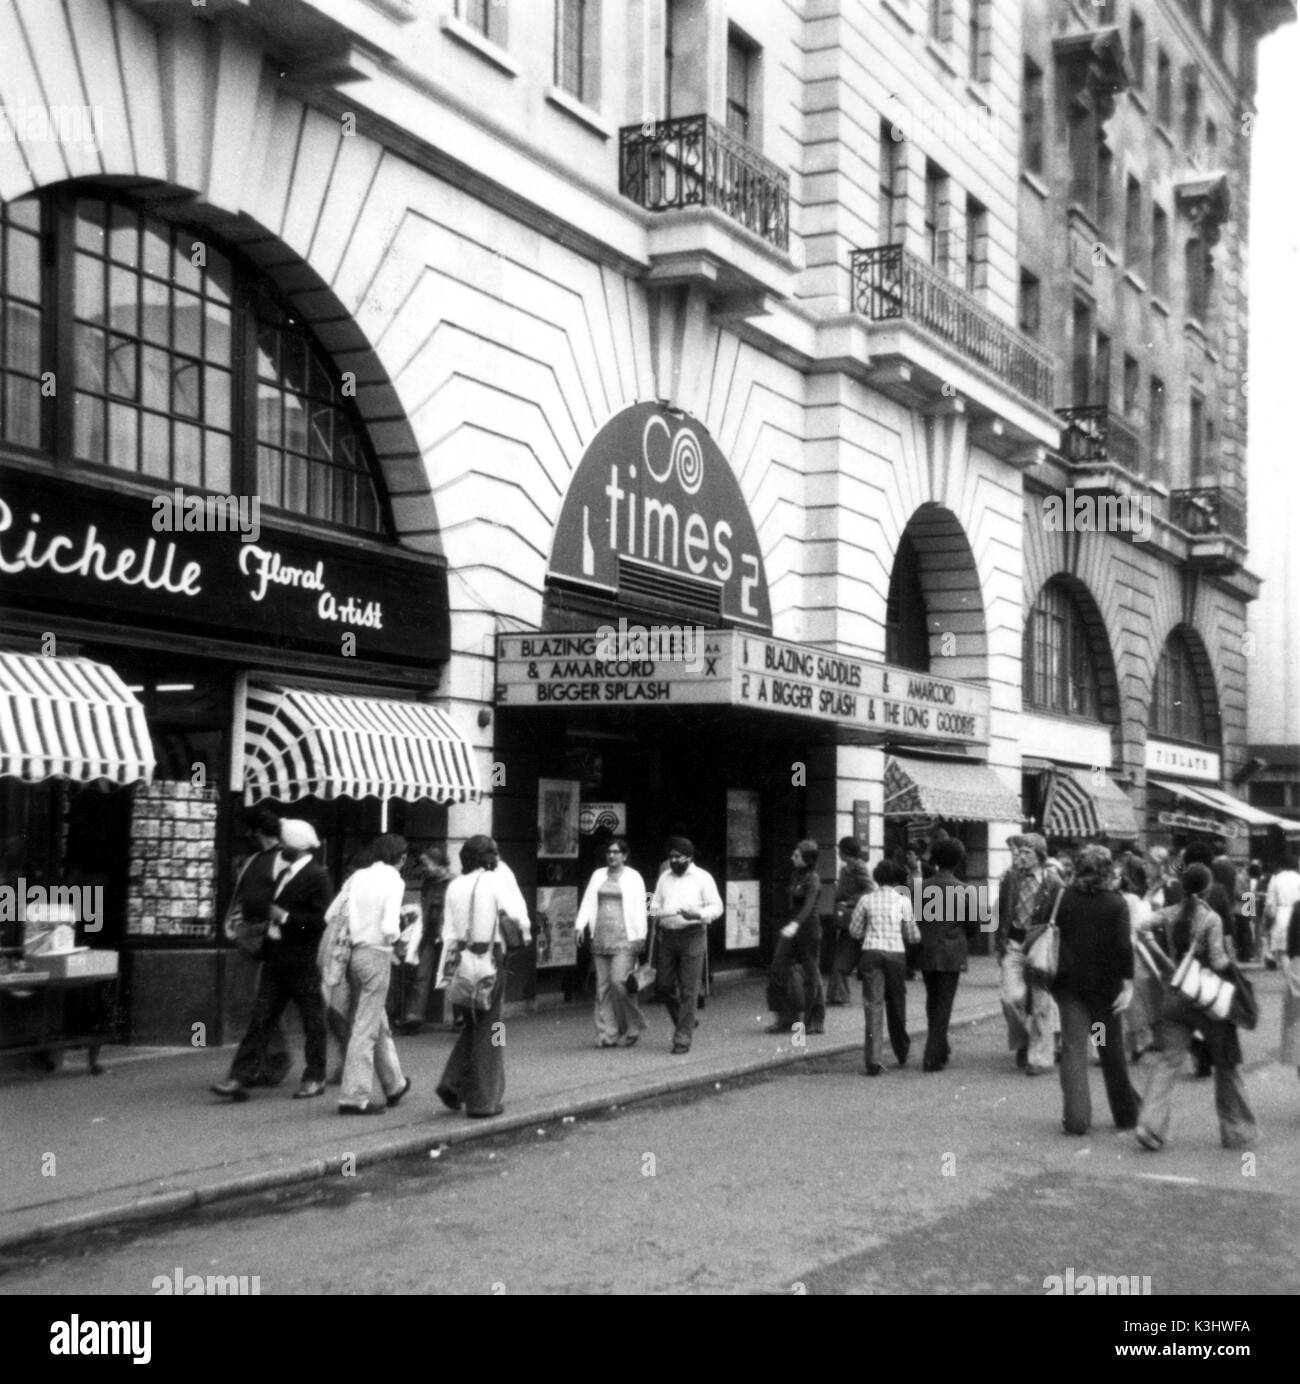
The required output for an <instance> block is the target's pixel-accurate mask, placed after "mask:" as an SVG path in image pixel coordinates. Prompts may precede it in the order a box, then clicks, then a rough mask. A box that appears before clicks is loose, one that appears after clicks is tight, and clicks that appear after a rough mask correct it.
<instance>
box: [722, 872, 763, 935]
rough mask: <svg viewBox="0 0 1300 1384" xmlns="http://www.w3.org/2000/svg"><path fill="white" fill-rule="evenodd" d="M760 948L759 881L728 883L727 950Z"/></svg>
mask: <svg viewBox="0 0 1300 1384" xmlns="http://www.w3.org/2000/svg"><path fill="white" fill-rule="evenodd" d="M756 946H758V880H756V879H729V880H728V881H727V950H728V951H740V950H742V949H743V948H746V947H756Z"/></svg>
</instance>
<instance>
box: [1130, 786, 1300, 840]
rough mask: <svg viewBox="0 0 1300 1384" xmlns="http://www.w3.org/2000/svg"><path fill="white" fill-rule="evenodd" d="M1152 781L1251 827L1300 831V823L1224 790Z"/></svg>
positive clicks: (1181, 796)
mask: <svg viewBox="0 0 1300 1384" xmlns="http://www.w3.org/2000/svg"><path fill="white" fill-rule="evenodd" d="M1148 782H1149V783H1151V784H1154V786H1155V787H1157V788H1163V789H1164V790H1165V791H1166V792H1167V793H1176V794H1177V795H1178V796H1179V797H1180V798H1186V799H1188V801H1190V802H1194V803H1200V804H1201V806H1202V807H1208V808H1212V809H1213V810H1214V811H1215V812H1222V813H1223V814H1224V815H1225V816H1228V817H1233V818H1235V819H1236V820H1237V821H1239V822H1245V823H1246V824H1247V825H1248V826H1252V827H1281V828H1282V830H1283V831H1286V832H1292V831H1300V822H1295V821H1292V820H1291V819H1290V818H1288V817H1279V816H1277V814H1276V813H1273V812H1268V811H1266V810H1265V809H1264V808H1262V807H1256V806H1255V805H1254V803H1248V802H1246V801H1245V799H1244V798H1238V797H1234V796H1233V794H1231V793H1225V792H1224V791H1223V789H1222V788H1211V787H1210V785H1209V784H1205V783H1196V784H1192V783H1179V782H1177V780H1172V779H1155V778H1153V779H1149V780H1148Z"/></svg>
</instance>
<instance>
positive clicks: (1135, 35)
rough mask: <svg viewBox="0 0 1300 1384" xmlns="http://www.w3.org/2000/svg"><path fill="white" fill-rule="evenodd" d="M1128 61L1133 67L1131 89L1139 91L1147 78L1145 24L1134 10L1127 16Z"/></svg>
mask: <svg viewBox="0 0 1300 1384" xmlns="http://www.w3.org/2000/svg"><path fill="white" fill-rule="evenodd" d="M1128 62H1129V66H1130V67H1131V68H1132V69H1133V89H1134V90H1135V91H1141V90H1142V88H1143V87H1144V86H1146V80H1147V26H1146V25H1145V24H1144V23H1143V22H1142V16H1141V15H1140V14H1138V12H1137V11H1136V10H1133V11H1131V12H1130V13H1129V17H1128Z"/></svg>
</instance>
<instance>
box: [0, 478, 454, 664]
mask: <svg viewBox="0 0 1300 1384" xmlns="http://www.w3.org/2000/svg"><path fill="white" fill-rule="evenodd" d="M209 520H211V521H212V522H209ZM0 574H2V575H3V581H4V585H5V590H6V595H7V599H8V600H9V601H10V602H16V601H18V600H19V598H21V599H22V602H23V604H24V605H25V606H27V607H28V608H29V609H32V610H42V609H45V610H48V611H49V612H50V614H51V615H52V616H53V615H68V614H81V613H84V614H87V615H94V614H96V613H98V614H101V615H102V613H103V611H104V610H105V609H106V608H107V609H111V610H112V612H113V618H114V620H115V621H119V622H127V621H129V622H132V623H136V622H138V623H139V624H141V625H142V626H146V627H148V628H150V629H154V628H162V629H177V630H185V629H190V630H194V631H196V632H198V631H202V630H205V629H206V630H208V631H210V630H211V629H212V628H213V627H214V626H215V627H219V628H221V629H223V630H226V631H229V632H230V637H232V638H234V639H243V640H246V641H247V642H250V643H257V644H266V643H271V644H274V645H275V646H277V647H279V648H285V649H303V650H313V649H318V650H330V651H333V652H338V650H339V649H340V645H341V643H342V642H343V636H344V635H345V634H346V633H347V632H349V631H350V632H351V633H352V634H353V635H354V636H355V639H354V641H352V642H353V643H354V644H355V654H356V656H357V657H360V658H378V659H383V660H385V661H389V662H392V661H396V662H402V663H409V664H430V663H434V662H438V661H440V660H442V659H445V658H446V657H447V652H448V644H449V637H448V636H449V632H448V629H447V617H446V611H447V600H446V573H445V571H444V570H443V568H442V567H441V565H439V564H437V563H435V562H431V561H430V560H429V559H426V558H423V557H422V556H421V555H419V554H416V553H410V552H407V551H405V550H402V549H398V548H390V549H388V550H387V551H384V552H373V551H369V550H366V551H362V550H359V549H358V548H357V546H356V544H355V543H350V544H345V543H344V542H343V541H342V539H341V538H340V540H339V541H338V542H335V541H334V540H333V539H332V537H330V538H326V537H323V536H322V535H321V534H320V531H319V530H317V532H316V533H314V534H307V533H302V532H298V531H296V530H291V529H289V528H288V527H287V526H286V527H285V528H283V529H281V528H276V527H273V526H272V525H271V524H269V523H267V522H266V521H265V516H264V515H263V514H262V512H261V509H260V506H254V505H252V504H249V503H247V502H245V503H244V504H243V505H242V507H241V504H240V501H239V497H215V496H197V495H195V496H186V495H184V494H183V493H178V492H175V491H173V490H168V491H167V492H166V493H165V494H161V495H158V496H155V497H154V498H153V499H152V500H151V499H150V498H149V497H148V496H146V495H132V494H123V493H121V492H117V491H110V490H107V489H100V488H91V487H88V486H81V485H73V484H69V483H68V482H65V481H59V480H53V479H48V478H46V477H39V476H33V475H30V474H28V473H15V472H9V473H0Z"/></svg>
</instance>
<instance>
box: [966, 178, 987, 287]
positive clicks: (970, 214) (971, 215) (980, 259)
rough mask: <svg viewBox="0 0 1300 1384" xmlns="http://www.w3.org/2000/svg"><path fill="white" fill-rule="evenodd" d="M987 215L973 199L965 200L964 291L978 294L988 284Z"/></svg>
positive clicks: (984, 208)
mask: <svg viewBox="0 0 1300 1384" xmlns="http://www.w3.org/2000/svg"><path fill="white" fill-rule="evenodd" d="M988 255H989V213H988V208H987V207H984V206H981V205H980V203H979V202H977V201H976V200H975V199H974V198H973V197H967V199H966V291H967V293H978V292H979V291H980V290H981V289H982V288H984V287H986V285H987V282H988V272H989V271H988Z"/></svg>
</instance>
